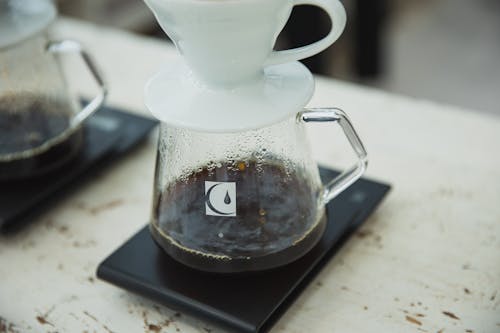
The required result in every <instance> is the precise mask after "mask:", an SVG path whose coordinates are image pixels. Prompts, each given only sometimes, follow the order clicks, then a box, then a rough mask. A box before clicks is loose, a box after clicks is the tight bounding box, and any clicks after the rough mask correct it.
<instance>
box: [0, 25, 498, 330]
mask: <svg viewBox="0 0 500 333" xmlns="http://www.w3.org/2000/svg"><path fill="white" fill-rule="evenodd" d="M54 30H55V35H57V36H61V37H71V38H74V39H77V40H80V41H81V42H82V43H83V44H84V45H86V46H87V49H88V50H89V51H90V52H91V53H92V54H93V55H94V57H95V58H96V60H97V61H98V63H99V64H100V67H101V68H102V69H103V71H104V74H105V75H106V78H107V81H108V83H109V85H110V91H111V92H110V95H109V99H108V104H110V105H114V106H118V107H121V108H126V109H130V110H131V111H134V112H138V113H143V114H147V111H146V110H145V108H144V106H143V101H142V98H143V97H142V96H143V86H144V84H145V82H146V80H147V79H148V78H149V77H150V76H151V75H152V74H153V73H155V71H156V70H157V68H158V67H160V66H161V65H162V64H164V63H166V62H169V61H171V60H172V59H174V58H175V57H177V55H176V52H175V50H174V49H173V48H172V47H171V46H169V45H168V44H167V43H166V42H162V41H158V40H154V39H146V38H143V37H139V36H135V35H131V34H128V33H125V32H121V31H117V30H112V29H108V28H103V27H98V26H92V25H88V24H84V23H80V22H77V21H72V20H60V21H59V22H58V23H57V24H56V26H55V27H54ZM81 67H82V66H81V65H77V64H75V66H70V71H69V72H70V73H69V76H70V77H71V79H70V81H71V83H72V84H73V86H74V88H75V90H76V91H78V92H79V93H81V94H84V95H87V96H90V95H91V94H92V92H93V89H94V88H93V86H92V84H90V82H91V81H90V80H88V79H87V75H86V73H85V72H84V70H83V69H82V68H81ZM422 84H425V83H422ZM310 105H311V106H333V105H334V106H339V107H341V108H343V109H345V110H346V112H348V114H349V115H350V116H351V118H352V120H353V122H354V124H355V126H356V127H357V129H358V130H359V132H360V134H361V136H362V138H363V139H364V141H365V143H366V146H367V149H368V151H369V154H370V166H369V169H368V173H367V176H369V177H372V178H375V179H380V180H384V181H388V182H390V183H391V184H392V185H393V186H394V188H393V190H392V192H391V193H390V194H389V196H388V198H387V200H385V201H384V203H383V204H382V206H381V207H380V208H379V209H378V211H377V212H376V213H375V214H374V215H373V216H372V217H371V218H370V219H369V220H368V221H367V223H366V224H365V225H364V226H363V228H362V229H361V231H360V232H358V234H357V235H356V236H354V237H353V238H352V239H350V240H349V241H348V242H347V244H346V245H345V246H344V247H343V249H342V250H341V251H340V252H339V253H338V254H337V255H336V256H335V257H334V258H333V260H331V262H330V263H329V264H328V265H327V266H326V267H325V268H324V270H323V271H322V272H321V273H320V274H319V276H318V277H317V278H316V280H315V282H314V283H312V284H311V285H310V286H309V287H308V288H307V289H306V290H305V292H304V293H303V294H302V295H301V296H300V297H299V299H298V301H297V302H296V303H295V304H293V306H292V307H291V308H290V310H289V311H288V312H286V313H285V315H284V316H283V317H282V318H281V320H280V321H279V322H278V323H277V324H276V326H275V327H274V328H273V329H272V332H297V333H299V332H311V333H312V332H343V333H345V332H446V333H448V332H471V331H472V332H488V333H492V332H500V154H499V152H500V148H499V146H500V119H498V118H494V117H492V116H487V115H484V114H479V113H475V112H473V111H469V110H460V109H457V108H455V107H451V106H446V105H440V104H436V103H432V102H429V101H424V100H418V99H411V98H407V97H401V96H396V95H392V94H388V93H385V92H382V91H378V90H374V89H368V88H364V87H361V86H357V85H353V84H348V83H345V82H339V81H336V80H331V79H325V78H317V90H316V93H315V96H314V98H313V100H312V101H311V103H310ZM330 131H331V129H330V127H322V126H321V125H318V127H316V128H315V129H314V130H313V131H311V132H310V138H311V142H312V145H313V152H314V156H315V157H316V158H317V160H318V161H319V162H321V163H322V164H324V165H327V166H331V167H336V168H342V167H345V166H347V165H348V164H350V162H351V160H352V159H353V157H352V156H351V153H350V150H349V149H348V147H347V143H346V142H345V141H344V139H343V138H342V135H341V133H340V130H339V131H337V133H335V132H334V133H330ZM329 143H331V145H329ZM154 157H155V137H154V135H153V136H152V137H151V138H150V140H148V142H147V143H146V144H144V145H143V146H142V147H141V148H140V149H138V150H136V151H134V152H133V153H132V154H130V155H128V156H127V157H126V158H124V159H121V160H120V162H119V163H118V164H116V165H114V166H113V167H112V168H109V169H107V170H106V171H105V172H102V173H101V174H99V175H98V176H97V177H96V178H95V179H93V180H92V181H91V182H89V183H87V184H86V185H84V186H82V187H81V188H79V189H78V190H77V191H75V192H74V193H73V194H71V195H69V196H68V197H66V198H65V199H64V200H62V201H61V202H59V203H58V204H57V205H56V206H55V207H54V208H53V209H52V210H50V211H48V212H46V213H45V214H43V215H42V216H40V217H39V218H38V220H37V221H35V223H33V224H32V225H31V226H30V227H28V228H26V229H25V230H23V231H22V232H20V233H19V234H16V235H14V236H8V237H7V236H1V237H0V316H1V317H2V319H1V320H0V332H11V331H12V332H94V331H96V332H142V331H144V332H148V331H150V332H160V331H161V332H179V331H180V332H218V331H219V329H217V328H215V327H212V326H211V325H209V324H207V323H204V322H200V321H198V320H196V319H194V318H191V317H189V316H186V315H184V314H182V315H180V316H179V315H178V314H177V315H176V313H175V312H173V311H171V310H169V309H167V308H165V307H163V306H159V305H157V304H155V303H153V302H151V301H149V300H147V299H145V298H142V297H139V296H135V295H133V294H131V293H128V292H126V291H124V290H121V289H119V288H116V287H114V286H112V285H110V284H108V283H105V282H102V281H99V280H97V279H96V277H95V270H96V267H97V265H98V263H99V262H100V261H101V260H102V259H103V258H105V257H106V256H107V255H109V254H110V253H111V252H112V251H113V250H115V249H116V248H117V247H119V246H120V245H121V244H122V243H123V242H124V241H125V240H126V239H127V238H129V237H130V236H131V235H132V234H134V233H135V232H136V231H137V230H139V229H140V228H141V227H143V226H144V224H145V223H146V221H147V220H148V217H149V211H150V206H151V197H152V182H153V167H154Z"/></svg>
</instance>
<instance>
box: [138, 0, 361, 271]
mask: <svg viewBox="0 0 500 333" xmlns="http://www.w3.org/2000/svg"><path fill="white" fill-rule="evenodd" d="M146 3H147V4H148V6H149V7H150V8H151V9H152V11H153V12H154V14H155V16H156V18H157V20H158V21H159V23H160V25H161V27H162V28H163V29H164V30H165V31H166V33H167V34H168V35H169V36H170V37H171V39H172V40H173V41H174V43H175V44H176V46H177V48H178V49H179V50H180V53H181V54H182V59H180V60H179V61H178V62H177V63H174V64H171V65H170V66H166V67H165V68H163V69H162V70H161V71H160V72H159V73H158V74H156V75H155V76H154V77H153V78H152V79H151V80H150V81H149V83H148V84H147V86H146V89H145V101H146V105H147V107H148V108H149V110H150V111H151V112H152V113H153V115H155V116H156V117H157V118H158V119H160V120H161V125H160V133H159V141H158V153H157V161H156V172H155V185H154V198H153V212H152V216H151V223H150V230H151V233H152V236H153V238H154V239H155V241H156V242H157V244H158V245H159V246H160V247H161V248H162V249H163V250H164V251H165V252H166V253H167V254H169V255H170V256H171V257H172V258H174V259H175V260H177V261H179V262H180V263H182V264H184V265H187V266H189V267H192V268H195V269H200V270H203V271H210V272H218V273H234V272H247V271H258V270H263V269H270V268H275V267H278V266H282V265H286V264H288V263H290V262H292V261H294V260H297V259H298V258H300V257H301V256H303V255H304V254H305V253H307V252H308V251H309V250H310V249H311V248H312V247H314V246H315V244H317V242H318V241H319V239H320V238H321V236H322V235H323V232H324V229H325V226H326V217H325V204H326V203H327V202H328V201H330V200H331V199H332V198H333V197H335V196H336V195H338V194H339V193H340V192H341V191H343V190H344V189H345V188H347V187H348V186H350V185H351V184H352V183H353V182H354V181H355V180H356V179H358V178H359V177H360V176H361V174H362V173H363V172H364V170H365V167H366V151H365V149H364V147H363V145H362V143H361V141H360V140H359V137H358V136H357V134H356V132H355V131H354V129H353V127H352V125H351V123H350V121H349V119H348V118H347V116H346V115H345V114H344V113H343V112H342V111H341V110H339V109H335V108H328V109H314V110H307V109H304V106H305V105H306V104H307V103H308V102H309V100H310V98H311V96H312V93H313V91H314V80H313V78H312V75H311V73H310V72H309V71H308V70H307V68H305V67H304V66H303V65H302V64H300V63H299V62H297V60H299V59H302V58H305V57H308V56H311V55H313V54H316V53H318V52H320V51H322V50H323V49H325V48H326V47H328V46H329V45H331V44H332V43H333V42H334V41H335V40H336V39H337V38H338V36H339V35H340V33H341V32H342V30H343V28H344V25H345V11H344V9H343V7H342V5H341V4H340V2H339V1H337V0H310V1H308V4H311V5H315V6H318V7H320V8H321V9H323V10H324V11H325V12H326V13H327V14H328V15H329V16H330V19H331V21H332V27H331V30H330V32H329V33H328V34H327V36H326V37H325V38H323V39H321V40H319V41H317V42H315V43H312V44H310V45H307V46H304V47H301V48H297V49H291V50H285V51H273V50H272V46H273V44H274V42H275V41H276V37H277V36H278V34H279V32H280V31H281V29H282V28H283V27H284V25H285V23H286V21H287V19H288V17H289V16H290V13H291V10H292V7H293V6H294V5H297V4H300V3H298V2H297V1H292V0H274V1H268V0H245V1H242V0H233V1H202V0H188V1H186V0H146ZM309 122H334V123H338V124H339V125H340V126H341V127H342V129H343V130H344V132H345V134H346V136H347V138H348V140H349V142H350V143H351V145H352V147H353V149H354V151H355V152H356V154H357V156H358V162H357V164H356V165H354V166H353V167H352V168H350V169H348V170H347V171H345V172H344V173H342V174H341V175H340V176H339V177H337V178H336V179H334V180H332V181H331V182H330V183H328V184H326V185H323V184H322V182H321V179H320V177H319V172H318V167H317V165H316V163H315V162H314V160H313V159H312V156H311V153H310V151H311V149H310V147H309V143H308V140H307V136H306V130H305V127H306V124H307V123H309Z"/></svg>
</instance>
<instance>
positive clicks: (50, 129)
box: [0, 0, 106, 181]
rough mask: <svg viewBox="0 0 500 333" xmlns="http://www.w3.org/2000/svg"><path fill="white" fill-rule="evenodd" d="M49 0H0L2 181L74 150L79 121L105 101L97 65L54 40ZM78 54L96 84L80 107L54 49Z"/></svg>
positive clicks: (49, 166) (51, 165) (43, 167)
mask: <svg viewBox="0 0 500 333" xmlns="http://www.w3.org/2000/svg"><path fill="white" fill-rule="evenodd" d="M56 16H57V11H56V9H55V7H54V5H53V3H52V1H50V0H0V181H10V180H16V179H20V178H26V177H32V176H37V175H41V174H43V173H45V172H47V171H49V170H53V169H55V168H57V167H58V166H61V165H63V164H64V163H66V162H67V161H69V160H71V158H73V157H74V156H76V154H77V152H78V151H79V149H80V148H81V146H82V142H83V139H84V134H83V130H82V122H83V121H84V120H85V119H86V118H87V117H88V116H89V115H91V114H92V113H93V112H95V111H96V110H97V109H98V108H99V106H100V105H101V104H102V103H103V101H104V98H105V95H106V89H105V86H104V83H103V81H102V78H101V76H100V74H99V72H98V71H97V69H96V67H95V65H94V64H93V62H92V61H91V59H90V58H89V56H88V54H87V53H86V52H84V51H83V50H82V49H81V47H80V45H79V44H78V43H76V42H74V41H69V40H65V41H59V42H52V41H50V39H49V36H48V27H49V26H50V24H51V23H52V22H53V21H54V20H55V18H56ZM63 53H76V54H79V55H80V56H81V57H82V59H83V61H84V63H85V64H86V65H87V67H88V69H89V71H90V73H91V74H92V76H93V77H94V79H95V80H96V81H97V84H98V85H99V88H100V90H99V93H98V95H97V96H96V97H95V98H94V99H93V100H91V101H90V103H88V104H87V105H85V106H84V107H83V108H80V107H79V106H78V105H77V103H76V101H75V100H73V99H72V98H71V96H70V94H69V91H68V89H67V84H66V81H65V78H64V75H63V73H62V69H61V65H60V63H59V60H58V54H63Z"/></svg>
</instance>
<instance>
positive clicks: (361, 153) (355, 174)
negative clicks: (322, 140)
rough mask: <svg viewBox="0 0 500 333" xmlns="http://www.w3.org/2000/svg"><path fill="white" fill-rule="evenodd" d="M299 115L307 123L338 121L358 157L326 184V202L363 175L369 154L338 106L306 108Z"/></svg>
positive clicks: (324, 197)
mask: <svg viewBox="0 0 500 333" xmlns="http://www.w3.org/2000/svg"><path fill="white" fill-rule="evenodd" d="M299 117H300V119H302V121H304V122H306V123H308V122H337V123H338V124H339V125H340V127H341V128H342V130H343V131H344V134H345V136H346V137H347V140H348V141H349V143H350V144H351V147H352V149H353V150H354V152H355V153H356V155H357V157H358V162H357V163H356V164H355V165H353V166H352V167H350V168H349V169H347V170H345V171H344V172H342V173H341V174H340V175H338V176H337V177H335V178H334V179H333V180H332V181H330V182H329V183H328V184H326V185H325V192H324V194H323V200H324V203H325V204H326V203H328V202H329V201H330V200H332V199H333V198H335V197H336V196H337V195H339V194H340V193H341V192H342V191H344V190H345V189H346V188H348V187H349V186H351V185H352V184H353V183H354V182H355V181H356V180H358V178H360V177H361V175H362V174H363V173H364V172H365V170H366V167H367V165H368V154H367V152H366V149H365V147H364V146H363V142H361V139H360V138H359V136H358V134H357V133H356V131H355V130H354V127H353V126H352V123H351V121H350V120H349V118H348V117H347V115H346V114H345V112H344V111H342V110H340V109H338V108H311V109H305V111H302V112H301V113H299Z"/></svg>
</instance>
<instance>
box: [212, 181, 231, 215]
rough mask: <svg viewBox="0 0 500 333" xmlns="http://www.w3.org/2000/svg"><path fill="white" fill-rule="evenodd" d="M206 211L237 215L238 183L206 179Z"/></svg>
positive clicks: (216, 213)
mask: <svg viewBox="0 0 500 333" xmlns="http://www.w3.org/2000/svg"><path fill="white" fill-rule="evenodd" d="M205 213H206V214H207V215H212V216H236V183H235V182H210V181H205Z"/></svg>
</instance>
